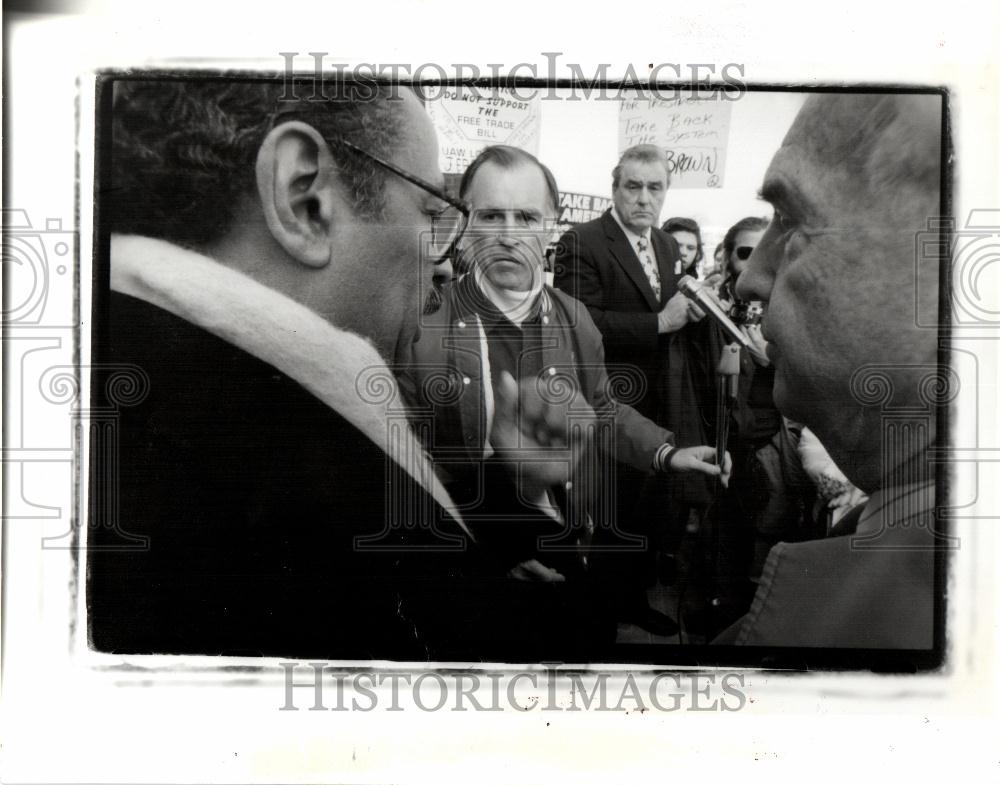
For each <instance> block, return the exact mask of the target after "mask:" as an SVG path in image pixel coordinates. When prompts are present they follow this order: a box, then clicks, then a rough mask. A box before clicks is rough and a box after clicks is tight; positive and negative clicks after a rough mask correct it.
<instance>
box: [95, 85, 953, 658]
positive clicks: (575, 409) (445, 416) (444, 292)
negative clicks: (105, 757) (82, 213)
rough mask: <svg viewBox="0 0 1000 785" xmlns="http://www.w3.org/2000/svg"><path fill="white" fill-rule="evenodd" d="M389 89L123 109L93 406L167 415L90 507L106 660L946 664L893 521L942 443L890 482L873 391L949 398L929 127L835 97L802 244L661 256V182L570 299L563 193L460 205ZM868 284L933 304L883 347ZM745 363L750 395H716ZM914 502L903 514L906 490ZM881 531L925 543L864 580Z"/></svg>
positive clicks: (137, 441)
mask: <svg viewBox="0 0 1000 785" xmlns="http://www.w3.org/2000/svg"><path fill="white" fill-rule="evenodd" d="M380 90H381V92H378V93H377V94H376V95H375V96H373V97H372V98H371V100H365V101H360V100H359V101H338V102H333V103H322V104H317V103H315V102H312V103H310V102H307V101H287V100H283V99H282V96H281V86H280V85H277V84H268V83H266V82H246V81H239V80H226V81H201V82H199V81H184V82H179V81H169V80H164V81H133V82H127V83H120V84H118V85H116V91H115V96H114V107H113V111H112V115H113V122H112V129H111V142H112V143H111V146H110V152H109V155H110V162H109V170H110V172H111V174H110V182H109V183H107V184H106V185H107V187H106V189H105V193H106V194H107V201H106V204H105V207H104V208H103V209H102V215H101V220H102V231H103V234H102V237H103V238H104V241H105V245H104V246H103V248H104V250H105V252H106V254H107V258H108V259H109V265H108V268H109V278H108V280H109V284H110V285H109V287H108V289H107V291H103V292H100V293H98V295H97V296H96V297H95V303H96V305H95V307H96V317H97V322H98V324H99V327H98V329H97V332H96V334H95V341H94V346H95V349H94V361H95V368H96V369H97V370H96V371H95V395H96V396H97V402H98V403H99V404H100V403H103V404H105V405H112V404H114V400H113V398H114V396H113V394H112V391H111V383H110V382H111V374H112V373H113V369H115V368H121V367H123V366H124V367H129V368H138V369H141V372H142V374H143V375H144V376H145V378H146V381H147V387H148V394H147V395H145V397H144V398H142V400H139V401H135V402H133V403H134V405H127V406H121V407H120V416H119V437H118V447H119V457H118V460H117V467H118V476H117V478H116V479H115V480H114V481H113V485H114V488H113V489H111V488H110V487H109V484H111V483H112V481H111V480H109V479H108V478H107V476H104V475H102V474H100V473H96V474H95V475H94V476H93V478H92V483H93V485H92V496H93V497H94V498H101V497H102V494H105V495H106V494H107V493H108V492H109V490H113V491H114V493H115V495H116V498H115V505H116V506H115V509H116V511H117V518H116V521H115V525H113V526H112V525H99V523H100V522H97V521H93V520H92V526H91V527H90V530H89V539H88V543H87V544H88V553H89V555H88V558H89V564H88V589H87V590H88V609H89V625H90V640H91V644H92V645H93V646H94V647H95V648H98V649H100V650H105V651H118V652H139V653H150V652H156V653H198V654H239V655H258V656H259V655H271V656H296V657H324V658H330V659H347V660H362V659H376V660H428V659H429V660H460V661H467V660H488V661H538V660H544V659H554V660H559V661H584V662H585V661H607V660H608V658H611V659H614V656H615V655H614V647H615V643H616V640H617V639H618V635H619V630H620V625H622V624H632V625H635V626H637V627H639V628H641V629H644V630H646V631H648V632H649V633H650V634H653V635H657V636H661V638H662V640H664V641H666V642H669V641H670V640H672V639H673V636H675V635H677V634H678V632H679V631H680V628H681V627H683V630H684V631H685V632H686V633H687V634H688V636H697V639H699V640H704V641H706V642H708V641H711V640H713V639H716V640H717V641H718V642H720V643H741V644H747V643H749V644H756V645H768V646H784V645H794V646H800V645H801V646H813V645H816V646H848V647H850V646H856V647H865V648H877V647H889V648H926V647H927V646H929V645H930V641H931V635H932V631H933V629H932V627H933V625H932V623H931V618H932V606H933V593H932V589H933V563H932V560H930V561H929V558H930V557H929V556H928V554H932V550H933V549H932V548H931V547H926V548H915V547H910V546H912V545H913V543H912V542H910V541H909V539H911V538H912V537H913V536H914V535H913V531H915V530H916V529H918V528H922V530H926V529H927V528H933V527H927V526H924V527H910V526H906V527H905V529H904V528H902V527H895V526H893V521H894V517H893V516H894V513H893V512H892V511H893V510H896V509H902V507H901V506H900V505H901V504H903V503H902V502H900V501H899V500H900V499H902V498H904V497H905V498H906V499H907V500H908V501H906V503H905V505H904V506H905V508H906V509H907V510H909V511H911V512H912V510H914V509H917V510H918V511H919V515H921V516H927V515H929V514H930V511H931V510H932V507H933V497H932V496H931V497H929V498H930V502H929V503H928V496H927V494H928V493H931V494H932V493H933V485H932V484H931V485H930V486H928V475H927V471H928V470H927V469H926V467H925V466H924V457H923V456H924V454H925V453H926V451H927V449H928V448H929V446H930V443H929V442H926V441H925V442H922V443H919V444H917V443H912V442H908V443H907V449H906V452H905V454H899V455H897V454H895V453H893V452H891V451H889V452H887V451H886V450H884V449H883V443H882V440H881V438H880V434H881V430H880V426H879V422H880V421H879V419H878V412H876V411H873V409H874V408H877V407H873V406H872V404H871V402H868V401H866V400H859V399H858V396H857V395H856V394H855V393H854V392H853V390H854V387H852V381H851V380H852V378H853V376H854V374H855V372H856V371H857V370H858V369H859V368H863V367H867V366H868V365H871V364H873V363H875V364H877V363H880V362H881V363H882V364H883V365H885V366H886V367H885V368H884V369H883V372H884V373H885V374H887V375H889V376H890V377H891V378H892V379H893V380H894V382H895V384H896V387H895V389H896V390H897V394H898V395H900V396H911V397H913V396H917V394H918V393H917V392H916V390H917V388H919V389H921V390H922V389H923V388H922V387H920V385H919V384H917V385H916V386H914V384H913V380H912V379H911V378H909V376H908V375H907V374H910V375H912V373H913V369H914V368H916V367H926V368H928V372H929V373H930V372H933V371H934V369H935V367H936V366H935V364H934V359H935V353H934V341H933V337H931V339H930V342H928V336H927V334H926V333H920V332H919V331H917V332H915V331H914V330H913V329H912V324H911V322H912V320H910V322H908V321H906V316H907V313H906V305H907V304H910V305H911V306H912V301H913V297H914V292H915V288H914V286H910V287H909V288H907V287H906V286H902V287H899V286H898V284H899V275H898V274H899V272H900V271H901V270H905V269H907V268H906V267H905V265H907V264H909V265H910V267H911V268H912V260H911V259H910V258H909V257H908V256H907V255H906V253H905V252H906V251H908V250H910V249H911V247H912V235H911V236H910V239H911V244H910V246H907V245H906V239H907V234H906V233H907V232H910V231H912V232H916V231H919V230H921V229H922V228H924V227H925V226H926V221H927V219H928V218H929V217H932V216H933V215H936V213H937V210H938V198H939V183H938V179H939V174H940V172H939V170H938V169H937V167H938V166H939V159H940V156H939V146H940V139H939V130H938V129H939V127H940V124H939V123H938V124H935V120H934V107H933V106H932V105H931V104H932V101H930V100H923V99H924V98H925V97H921V96H913V95H909V96H891V95H856V96H855V95H836V96H833V95H831V96H820V97H815V98H810V99H809V100H808V101H807V103H806V105H805V106H804V108H803V109H802V111H801V112H800V114H799V116H798V118H797V119H796V121H795V123H794V125H793V127H792V129H791V130H790V131H789V133H788V137H787V138H786V140H785V143H784V145H783V146H782V148H781V150H779V152H778V153H777V154H776V156H775V159H774V161H773V163H772V164H771V167H770V169H769V171H768V174H767V176H766V179H765V183H764V187H763V190H762V194H763V196H764V198H765V199H766V200H767V201H768V202H769V203H770V204H771V206H772V207H773V209H774V216H773V217H772V218H770V219H765V218H758V217H749V218H744V219H742V220H740V221H737V222H736V223H734V224H733V226H732V227H731V228H730V229H729V231H728V232H727V233H726V237H725V240H724V241H723V243H722V244H721V246H722V247H721V249H717V251H716V258H717V259H720V260H721V261H720V262H719V263H718V265H717V268H713V267H711V266H706V265H705V264H704V261H705V251H704V248H703V246H702V239H701V231H700V227H699V226H698V224H697V223H696V222H695V221H693V220H691V219H690V218H682V217H677V218H671V219H669V220H667V221H666V223H664V224H663V225H662V228H658V225H659V224H660V219H661V212H662V209H663V205H664V202H665V199H666V198H667V193H668V189H669V187H670V171H669V166H668V165H667V161H666V158H665V156H664V153H663V151H662V150H661V149H659V148H657V147H655V146H651V145H640V146H637V147H633V148H630V149H628V150H626V151H624V153H623V154H622V155H621V158H620V160H619V162H618V165H617V166H616V167H615V168H614V170H613V171H612V172H611V173H610V175H611V178H610V179H611V196H612V201H613V206H612V207H611V208H610V209H609V210H608V211H607V212H605V213H604V214H603V215H601V216H600V217H599V218H597V219H595V220H593V221H590V222H588V223H585V224H581V225H577V226H575V227H573V228H572V229H571V230H569V231H568V232H567V233H566V234H565V235H564V236H563V237H561V238H559V240H558V243H557V245H556V249H555V253H554V254H553V255H552V270H551V273H552V276H551V279H547V278H546V272H547V271H546V247H547V245H548V243H549V241H550V239H551V238H550V237H549V234H550V232H551V228H550V227H551V225H552V223H553V221H554V219H555V217H556V214H557V212H558V205H559V191H558V185H557V183H556V180H555V178H554V176H553V174H552V172H551V171H550V170H549V169H548V168H547V167H546V166H545V164H544V163H543V162H541V161H539V160H538V159H537V158H535V157H534V156H532V155H531V154H529V153H527V152H525V151H523V150H521V149H518V148H514V147H507V146H493V147H488V148H486V149H485V150H483V152H482V153H481V154H480V155H479V156H478V157H477V158H476V160H475V161H474V162H473V163H472V164H471V165H470V166H469V167H468V169H467V170H466V171H465V173H464V175H463V176H462V179H461V183H460V185H459V186H458V192H457V193H454V194H453V193H448V192H447V191H446V190H445V189H444V180H443V177H442V175H441V173H440V171H438V168H437V164H436V161H437V145H436V140H435V135H434V130H433V127H432V126H431V124H430V122H429V120H428V117H427V115H426V113H425V111H424V109H423V108H422V106H421V104H420V101H419V100H418V98H417V96H416V94H415V93H413V92H411V91H409V90H406V89H400V88H398V87H395V86H391V87H390V88H386V87H385V86H383V87H382V88H380ZM837 150H839V151H841V153H842V155H841V154H840V153H838V154H834V151H837ZM842 172H846V173H847V174H848V176H846V177H845V176H843V175H842ZM804 173H808V176H807V177H806V175H805V174H804ZM804 177H806V179H805V180H803V178H804ZM864 210H867V211H868V212H864ZM848 228H849V231H845V230H846V229H848ZM860 236H863V237H865V238H867V240H868V243H869V245H868V246H867V248H865V249H863V250H862V249H859V247H858V245H857V238H858V237H860ZM873 248H877V249H879V250H880V251H881V253H879V254H878V255H872V254H871V253H868V251H869V250H871V249H873ZM699 270H700V271H701V272H700V273H699ZM442 271H447V272H446V273H442ZM685 275H687V276H693V277H695V278H698V277H700V278H702V279H703V280H702V285H703V287H704V288H706V289H708V290H710V292H711V294H710V295H709V296H711V297H712V298H713V301H714V302H715V303H718V304H719V305H720V306H721V307H722V308H723V309H724V310H725V311H727V312H728V313H729V315H730V317H731V318H732V320H733V321H734V322H735V323H736V324H737V325H738V326H739V329H740V331H741V333H742V335H743V338H744V341H742V342H741V344H742V345H738V346H739V348H738V350H737V348H735V347H733V346H730V343H731V342H730V340H729V339H728V338H727V337H726V335H725V333H724V332H723V331H722V330H721V329H720V328H719V326H718V324H717V323H716V321H715V320H714V319H713V318H708V317H706V313H705V311H704V310H703V308H700V307H699V306H698V305H697V304H696V303H695V302H694V301H693V300H692V299H690V298H689V297H688V296H686V295H685V293H684V292H683V291H681V288H680V282H681V279H682V278H683V277H684V276H685ZM867 275H871V276H885V277H886V279H887V280H889V279H892V280H894V282H895V284H896V285H897V286H896V288H897V289H899V290H901V291H894V292H893V293H892V294H890V295H888V298H889V301H888V302H885V303H881V304H880V307H879V308H878V311H877V312H874V309H873V308H871V307H870V306H871V304H870V303H867V302H861V303H852V302H849V298H848V296H847V292H845V291H843V290H842V288H841V287H845V288H848V289H849V287H850V284H851V283H852V281H857V280H859V279H861V278H863V277H864V276H867ZM548 280H551V283H549V282H548ZM935 292H936V289H935V288H934V287H933V286H931V287H928V286H924V288H923V289H922V290H920V292H919V296H921V297H928V296H934V293H935ZM848 318H850V322H849V323H842V320H845V319H848ZM886 318H895V319H896V322H894V324H897V326H898V327H899V329H898V331H897V333H896V335H895V337H894V338H893V339H892V340H891V341H887V342H885V345H881V344H880V345H878V346H875V345H872V343H871V342H870V340H869V336H868V335H866V330H869V329H871V325H873V324H875V323H877V322H880V321H881V320H883V319H886ZM737 351H738V354H739V363H738V373H736V374H733V375H734V376H738V384H737V385H736V386H735V390H734V389H733V388H732V387H731V386H726V385H728V384H730V383H729V382H726V383H725V384H722V383H720V378H722V377H721V376H720V375H719V373H718V368H719V365H720V363H721V361H722V358H723V355H724V354H725V353H726V352H731V353H735V352H737ZM831 353H833V354H831ZM102 369H104V370H103V371H102ZM910 388H913V389H912V390H911V389H910ZM852 396H853V397H852ZM931 416H933V411H932V412H931ZM924 433H925V435H926V434H927V431H926V430H925V431H924ZM930 434H931V435H932V434H933V430H931V431H930ZM722 437H725V438H722ZM928 438H930V437H928ZM897 446H898V444H897ZM900 466H905V467H912V469H913V471H912V472H911V474H910V475H907V476H908V477H909V478H910V479H911V480H912V482H909V483H907V486H908V487H907V488H906V489H905V491H904V490H901V489H899V488H896V487H895V486H893V485H892V484H891V483H887V481H886V480H885V478H886V477H891V478H898V477H899V476H900V475H899V467H900ZM921 472H922V473H921ZM893 483H896V480H895V479H894V480H893ZM896 484H897V485H898V483H896ZM910 486H912V487H910ZM928 487H929V488H930V490H928ZM914 488H915V489H916V490H914ZM897 491H899V492H897ZM866 493H867V494H873V493H874V494H876V495H877V498H875V497H873V498H872V500H871V501H870V502H869V503H868V504H867V505H865V504H864V503H865V502H866V501H868V497H867V496H866V495H865V494H866ZM914 493H915V494H918V496H919V503H918V504H914V503H913V502H912V499H911V498H910V495H912V494H914ZM907 494H909V495H907ZM876 511H877V512H876ZM877 525H881V527H882V528H881V529H875V530H874V531H875V534H874V535H870V536H874V537H875V538H876V539H878V540H879V542H881V543H882V544H885V543H892V542H895V541H896V540H897V538H902V540H906V542H904V543H903V545H902V546H899V547H895V546H893V547H888V548H885V547H878V548H873V549H870V550H869V551H867V552H866V551H864V549H860V550H859V549H857V548H855V547H853V544H851V545H847V546H845V545H844V543H845V542H850V543H853V542H854V540H853V539H852V538H853V537H857V536H858V532H862V533H864V532H865V531H868V532H869V533H871V531H873V529H872V527H873V526H877ZM866 527H867V528H866ZM124 532H127V533H128V535H129V537H128V538H124V539H123V536H122V535H123V533H124ZM844 534H846V535H849V536H843V537H837V536H835V535H844ZM136 541H142V542H143V543H144V544H143V545H142V546H141V547H135V546H134V545H132V546H130V545H129V544H128V543H134V542H136ZM928 542H929V541H925V542H924V543H923V544H924V545H927V544H928ZM930 544H931V545H933V542H931V543H930ZM817 565H819V566H817ZM845 581H853V582H854V583H852V584H851V585H845ZM654 584H659V585H660V586H661V587H662V586H674V587H675V588H676V592H677V596H678V597H679V598H680V599H683V600H684V602H678V607H679V609H680V611H681V612H680V613H679V614H671V613H669V612H666V610H665V609H664V608H662V607H660V608H657V607H653V605H651V603H650V594H649V592H648V590H649V588H650V587H651V586H652V585H654ZM790 606H793V607H790ZM675 615H676V616H677V618H674V616H675ZM899 615H906V616H907V618H908V620H907V621H906V622H900V620H899V619H898V618H897V617H898V616H899ZM716 636H719V637H718V638H716Z"/></svg>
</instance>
